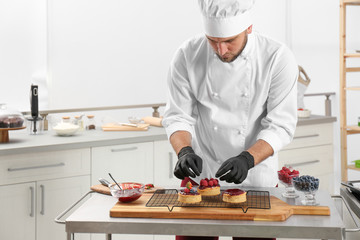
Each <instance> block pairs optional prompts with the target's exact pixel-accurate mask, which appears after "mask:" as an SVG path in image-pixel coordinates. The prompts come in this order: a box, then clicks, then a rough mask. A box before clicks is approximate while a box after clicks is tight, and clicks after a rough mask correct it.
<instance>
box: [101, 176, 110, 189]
mask: <svg viewBox="0 0 360 240" xmlns="http://www.w3.org/2000/svg"><path fill="white" fill-rule="evenodd" d="M99 182H100V183H101V184H102V185H104V186H105V187H111V185H112V184H111V183H110V182H109V181H108V180H106V179H104V178H99Z"/></svg>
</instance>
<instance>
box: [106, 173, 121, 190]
mask: <svg viewBox="0 0 360 240" xmlns="http://www.w3.org/2000/svg"><path fill="white" fill-rule="evenodd" d="M109 176H110V177H111V179H112V180H113V181H114V182H115V184H116V185H117V186H118V187H119V189H120V190H123V189H122V187H120V185H119V184H118V183H117V181H116V180H115V179H114V178H113V177H112V176H111V174H110V173H109Z"/></svg>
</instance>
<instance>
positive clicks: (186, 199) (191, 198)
mask: <svg viewBox="0 0 360 240" xmlns="http://www.w3.org/2000/svg"><path fill="white" fill-rule="evenodd" d="M178 201H179V202H182V203H198V202H201V195H200V194H199V195H190V194H189V195H184V194H180V193H178Z"/></svg>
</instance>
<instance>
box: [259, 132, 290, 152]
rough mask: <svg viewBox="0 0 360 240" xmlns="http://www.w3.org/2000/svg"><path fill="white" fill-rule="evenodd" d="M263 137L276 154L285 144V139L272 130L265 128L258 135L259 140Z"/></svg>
mask: <svg viewBox="0 0 360 240" xmlns="http://www.w3.org/2000/svg"><path fill="white" fill-rule="evenodd" d="M259 139H262V140H264V141H265V142H267V143H268V144H270V146H271V147H272V149H273V150H274V154H275V153H277V152H278V151H280V149H281V148H282V147H283V146H284V144H283V141H281V139H280V138H279V136H278V135H277V134H275V133H274V132H273V131H270V130H263V131H261V132H260V133H259V135H258V136H257V140H259Z"/></svg>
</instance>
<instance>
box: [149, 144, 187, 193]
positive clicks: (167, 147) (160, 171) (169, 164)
mask: <svg viewBox="0 0 360 240" xmlns="http://www.w3.org/2000/svg"><path fill="white" fill-rule="evenodd" d="M176 162H177V156H176V153H175V151H174V150H173V148H172V146H171V144H170V143H169V141H168V140H164V141H156V142H154V183H155V185H157V186H170V187H180V182H181V181H180V180H179V179H177V178H176V177H175V176H174V167H175V164H176Z"/></svg>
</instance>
